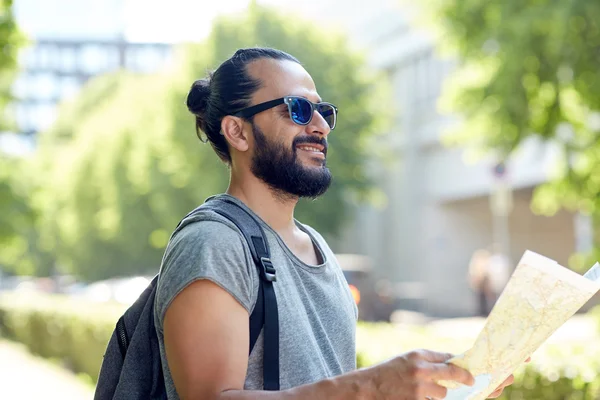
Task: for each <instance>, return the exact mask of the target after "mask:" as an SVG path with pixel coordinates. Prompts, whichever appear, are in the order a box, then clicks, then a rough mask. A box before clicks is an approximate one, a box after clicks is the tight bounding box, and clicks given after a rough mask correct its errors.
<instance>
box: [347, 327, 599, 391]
mask: <svg viewBox="0 0 600 400" xmlns="http://www.w3.org/2000/svg"><path fill="white" fill-rule="evenodd" d="M474 339H475V338H473V337H471V338H469V337H464V338H450V337H444V336H440V335H439V334H434V333H433V332H432V331H430V330H429V329H428V328H427V327H407V326H394V325H390V324H367V323H361V324H359V326H358V330H357V364H358V366H359V367H366V366H369V365H372V364H374V363H377V362H381V361H383V360H386V359H389V358H391V357H393V356H395V355H399V354H402V353H405V352H408V351H410V350H414V349H420V348H427V349H430V350H435V351H442V352H450V353H454V354H459V353H461V352H463V351H465V350H467V349H468V348H469V347H470V346H471V345H472V343H473V340H474ZM599 375H600V341H594V342H581V341H580V342H573V343H565V342H561V343H547V344H545V345H543V346H542V347H541V348H540V349H539V350H538V351H537V352H536V353H535V354H534V355H533V356H532V361H531V363H530V364H528V365H526V366H524V367H521V368H519V369H517V371H515V383H514V384H513V385H512V386H510V387H508V388H507V389H506V390H505V393H504V394H503V395H502V397H501V399H503V400H594V399H598V398H600V379H599Z"/></svg>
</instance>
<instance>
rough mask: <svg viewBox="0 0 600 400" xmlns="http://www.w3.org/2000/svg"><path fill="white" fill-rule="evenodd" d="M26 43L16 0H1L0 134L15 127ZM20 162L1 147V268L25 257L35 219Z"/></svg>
mask: <svg viewBox="0 0 600 400" xmlns="http://www.w3.org/2000/svg"><path fill="white" fill-rule="evenodd" d="M24 42H25V40H24V37H23V35H22V34H21V32H19V30H18V27H17V25H16V22H15V19H14V16H13V12H12V0H0V50H1V51H0V116H2V118H0V135H2V134H3V133H1V132H2V131H4V130H6V129H9V128H11V127H12V126H11V124H9V123H7V121H10V116H9V115H8V111H7V106H8V105H9V103H10V102H11V101H12V99H13V96H12V94H11V85H12V82H13V80H14V78H15V74H16V72H17V56H18V51H19V48H20V47H21V46H23V44H24ZM19 164H20V160H18V159H15V158H14V157H11V156H9V155H8V154H6V153H5V152H3V150H2V149H0V209H2V213H0V247H2V248H3V249H4V250H3V251H2V252H0V267H2V266H3V265H6V264H11V263H12V264H15V263H16V262H17V260H20V259H21V256H22V254H23V252H24V249H25V248H26V247H27V245H26V243H24V241H23V238H22V237H20V236H19V233H20V232H21V231H22V230H23V229H27V228H30V227H31V224H32V222H33V212H32V210H31V209H30V207H29V206H28V204H27V200H26V195H25V193H24V191H23V190H22V189H23V188H19V187H16V186H18V185H17V183H16V182H15V179H14V176H13V174H14V172H15V171H16V170H17V169H18V166H19ZM9 248H10V249H11V250H12V251H9V250H7V249H9ZM24 272H27V271H26V270H25V271H24Z"/></svg>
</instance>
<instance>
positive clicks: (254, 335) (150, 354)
mask: <svg viewBox="0 0 600 400" xmlns="http://www.w3.org/2000/svg"><path fill="white" fill-rule="evenodd" d="M206 209H210V210H212V211H215V212H217V213H219V214H220V215H222V216H224V217H225V218H227V219H228V220H229V221H231V222H233V223H234V224H235V225H236V226H237V227H238V229H239V230H240V231H241V232H242V234H243V236H244V238H245V239H246V242H247V243H248V246H249V248H250V252H251V254H252V258H253V260H254V264H255V265H256V267H257V268H258V271H259V276H260V279H259V281H260V284H259V293H258V298H257V302H256V306H255V307H254V310H253V312H252V315H251V316H250V319H249V325H250V348H249V352H248V354H250V353H251V352H252V349H253V348H254V345H255V343H256V341H257V339H258V336H259V334H260V332H261V330H263V328H264V334H263V337H264V364H263V379H264V389H265V390H279V318H278V313H277V298H276V297H275V291H274V288H273V283H274V282H275V281H276V271H275V268H274V267H273V264H272V263H271V259H270V252H269V246H268V243H267V239H266V237H265V234H264V231H263V229H262V227H261V226H260V224H259V222H258V221H257V220H256V219H255V218H254V217H253V216H252V215H251V214H250V213H248V212H247V211H246V210H244V209H243V208H242V207H240V206H239V205H237V204H236V203H235V202H233V201H231V200H229V199H226V198H215V199H212V200H209V201H207V202H206V203H204V204H203V205H201V206H200V207H198V208H196V209H195V210H194V211H192V212H190V213H189V214H188V215H187V216H186V217H185V218H184V219H183V220H182V221H181V222H180V223H179V224H178V225H177V227H176V228H175V231H174V232H173V235H172V236H174V235H175V234H177V232H178V231H179V230H181V228H183V227H184V226H185V225H187V223H188V222H186V221H185V220H186V218H188V217H190V216H192V215H194V214H195V213H197V212H199V211H202V210H206ZM157 281H158V275H157V276H155V277H154V279H152V282H151V283H150V284H149V285H148V287H147V288H146V289H145V290H144V292H143V293H142V294H141V295H140V297H139V298H138V299H137V300H136V301H135V303H133V304H132V305H131V307H129V308H128V309H127V311H125V313H124V314H123V316H121V318H119V320H118V321H117V324H116V327H115V330H114V331H113V334H112V336H111V338H110V340H109V342H108V346H107V348H106V352H105V354H104V359H103V361H102V367H101V370H100V375H99V377H98V383H97V385H96V391H95V395H94V400H121V399H123V400H125V399H127V400H137V399H139V400H142V399H143V400H149V399H152V400H154V399H157V400H158V399H160V400H164V399H167V394H166V390H165V380H164V376H163V369H162V362H161V357H160V348H159V343H158V336H157V334H156V328H155V321H154V298H155V295H156V286H157Z"/></svg>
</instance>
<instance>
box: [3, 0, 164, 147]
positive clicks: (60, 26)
mask: <svg viewBox="0 0 600 400" xmlns="http://www.w3.org/2000/svg"><path fill="white" fill-rule="evenodd" d="M124 9H125V2H124V1H123V0H110V1H104V2H97V1H91V0H88V1H76V0H59V1H56V2H53V3H52V4H50V3H40V2H37V1H34V0H22V1H19V2H16V3H15V16H16V19H17V22H18V24H19V26H21V27H22V29H23V30H24V31H25V32H26V34H27V35H28V36H29V40H30V41H31V44H30V45H29V46H28V47H27V48H26V49H24V51H22V54H21V59H20V63H19V64H20V74H19V76H18V78H17V80H16V82H15V84H14V86H13V92H14V95H15V97H16V101H15V102H14V103H13V104H12V108H13V114H14V115H15V119H16V124H17V129H18V130H19V133H21V134H25V135H24V137H25V138H27V137H29V141H30V142H31V143H33V142H34V136H35V134H36V133H37V132H39V131H42V130H44V129H47V128H48V127H49V126H50V125H51V124H52V123H53V121H54V119H55V118H56V114H57V106H58V105H59V104H60V103H61V102H62V101H64V100H67V99H69V98H71V96H73V95H75V94H76V93H77V92H78V91H79V90H80V89H81V87H82V86H83V85H84V84H85V83H86V82H87V81H88V80H89V79H91V78H93V77H94V76H97V75H100V74H105V73H109V72H113V71H116V70H118V69H128V70H131V71H136V72H153V71H156V70H157V69H159V68H160V67H162V66H164V65H165V64H166V63H168V62H169V61H170V60H171V55H172V46H171V45H170V44H168V43H155V42H137V43H134V42H131V41H128V40H127V38H126V36H125V31H126V23H125V19H124ZM64 10H69V12H68V13H67V12H64ZM73 15H76V17H72V16H73ZM97 21H103V23H101V24H99V23H97ZM21 137H23V135H22V136H21ZM26 140H27V139H26Z"/></svg>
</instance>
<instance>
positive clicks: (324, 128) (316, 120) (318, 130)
mask: <svg viewBox="0 0 600 400" xmlns="http://www.w3.org/2000/svg"><path fill="white" fill-rule="evenodd" d="M306 130H307V133H309V134H312V135H319V136H322V137H323V138H325V139H326V138H327V135H329V132H331V128H330V127H329V124H328V123H327V121H325V118H323V116H322V115H321V114H319V112H318V111H317V110H315V111H313V117H312V120H311V121H310V123H309V124H308V125H307V126H306Z"/></svg>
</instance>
